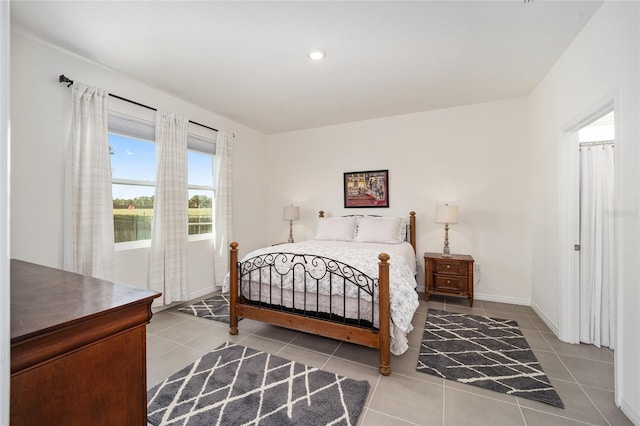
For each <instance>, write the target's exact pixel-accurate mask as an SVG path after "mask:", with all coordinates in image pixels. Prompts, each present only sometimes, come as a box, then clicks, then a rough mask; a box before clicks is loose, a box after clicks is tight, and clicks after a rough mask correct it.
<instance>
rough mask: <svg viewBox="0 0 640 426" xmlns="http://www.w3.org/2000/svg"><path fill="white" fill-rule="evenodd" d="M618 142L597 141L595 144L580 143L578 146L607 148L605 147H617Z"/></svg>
mask: <svg viewBox="0 0 640 426" xmlns="http://www.w3.org/2000/svg"><path fill="white" fill-rule="evenodd" d="M615 143H616V141H595V142H580V143H579V144H578V145H580V147H583V146H586V147H591V146H605V145H615Z"/></svg>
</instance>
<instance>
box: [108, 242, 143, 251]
mask: <svg viewBox="0 0 640 426" xmlns="http://www.w3.org/2000/svg"><path fill="white" fill-rule="evenodd" d="M141 248H151V240H140V241H127V242H124V243H116V244H114V250H115V251H127V250H136V249H141Z"/></svg>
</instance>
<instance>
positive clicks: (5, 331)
mask: <svg viewBox="0 0 640 426" xmlns="http://www.w3.org/2000/svg"><path fill="white" fill-rule="evenodd" d="M9 21H10V18H9V2H6V1H3V2H0V92H1V93H2V95H1V96H0V312H1V313H0V424H2V425H7V424H9V383H10V373H11V355H10V348H11V346H10V339H11V331H10V330H11V328H10V321H11V316H10V310H11V297H10V296H11V295H10V293H11V291H10V281H9V153H10V149H9V145H10V144H9V140H10V135H9V110H10V107H9V96H8V93H9V87H10V86H9V48H10V46H9V39H10V36H9Z"/></svg>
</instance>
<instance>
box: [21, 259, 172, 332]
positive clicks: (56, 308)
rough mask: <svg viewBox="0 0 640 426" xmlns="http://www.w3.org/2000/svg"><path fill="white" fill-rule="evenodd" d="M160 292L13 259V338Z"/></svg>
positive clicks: (94, 314) (70, 321)
mask: <svg viewBox="0 0 640 426" xmlns="http://www.w3.org/2000/svg"><path fill="white" fill-rule="evenodd" d="M158 296H160V293H157V292H154V291H149V290H146V289H141V288H137V287H132V286H129V285H125V284H120V283H116V282H112V281H107V280H101V279H97V278H92V277H87V276H84V275H80V274H75V273H72V272H67V271H63V270H60V269H56V268H50V267H47V266H42V265H36V264H34V263H29V262H24V261H22V260H16V259H12V260H11V341H12V342H14V340H15V339H19V340H22V339H24V338H28V337H29V336H31V335H33V334H41V333H43V332H49V331H53V330H56V329H60V328H63V327H65V326H67V325H70V324H73V323H76V322H78V321H83V320H84V319H86V318H89V317H92V316H97V315H100V314H101V313H104V312H106V311H113V310H118V309H120V308H122V307H124V306H128V305H131V304H136V303H150V301H151V300H153V299H155V298H156V297H158Z"/></svg>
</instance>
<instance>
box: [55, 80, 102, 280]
mask: <svg viewBox="0 0 640 426" xmlns="http://www.w3.org/2000/svg"><path fill="white" fill-rule="evenodd" d="M71 93H72V98H73V116H72V121H71V137H70V141H69V148H68V157H67V164H66V171H65V178H66V179H65V200H64V234H65V236H64V244H63V245H64V248H63V253H64V254H63V257H64V268H65V269H66V270H68V271H72V272H77V273H79V274H83V275H90V276H93V277H97V278H103V279H112V278H113V272H114V241H113V240H114V238H113V199H112V195H111V194H112V193H111V157H110V153H109V133H108V122H107V114H108V109H109V94H108V93H107V92H106V91H105V90H103V89H100V88H97V87H89V86H86V85H84V84H82V83H78V82H76V83H74V85H73V88H72V90H71Z"/></svg>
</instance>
